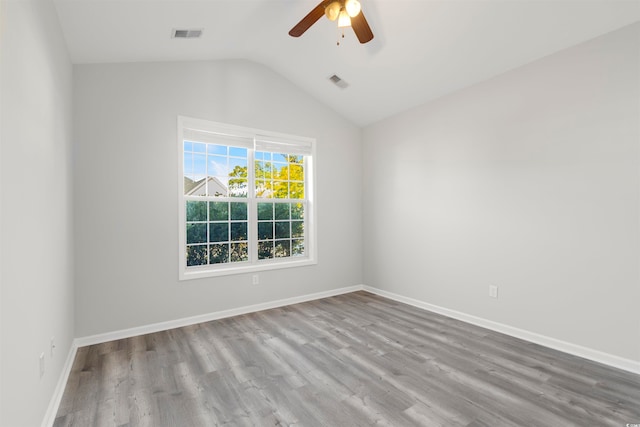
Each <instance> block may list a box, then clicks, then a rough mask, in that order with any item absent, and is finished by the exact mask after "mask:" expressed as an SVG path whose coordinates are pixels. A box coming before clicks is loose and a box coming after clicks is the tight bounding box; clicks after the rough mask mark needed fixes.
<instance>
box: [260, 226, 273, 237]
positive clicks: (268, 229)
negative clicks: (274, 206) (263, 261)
mask: <svg viewBox="0 0 640 427" xmlns="http://www.w3.org/2000/svg"><path fill="white" fill-rule="evenodd" d="M258 239H260V240H265V239H273V222H259V223H258Z"/></svg>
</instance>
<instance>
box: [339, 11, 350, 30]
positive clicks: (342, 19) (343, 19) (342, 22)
mask: <svg viewBox="0 0 640 427" xmlns="http://www.w3.org/2000/svg"><path fill="white" fill-rule="evenodd" d="M350 26H351V18H349V14H348V13H347V11H346V10H344V9H342V10H341V11H340V16H338V28H344V27H350Z"/></svg>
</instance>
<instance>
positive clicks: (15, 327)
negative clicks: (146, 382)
mask: <svg viewBox="0 0 640 427" xmlns="http://www.w3.org/2000/svg"><path fill="white" fill-rule="evenodd" d="M0 16H1V17H2V23H1V24H0V28H2V35H1V36H0V40H1V41H0V43H1V45H0V69H1V75H2V77H1V83H0V88H1V89H0V90H1V91H2V96H1V97H0V99H1V101H0V104H1V112H2V114H1V118H0V122H1V124H2V126H1V127H0V153H1V154H0V159H1V160H0V165H1V166H0V171H1V172H0V183H1V190H0V200H1V220H0V229H1V234H2V238H1V239H0V241H1V244H0V245H1V251H2V253H1V257H0V259H2V270H1V273H0V278H1V294H2V299H1V301H0V304H1V307H0V318H1V322H0V324H1V329H0V342H2V349H1V351H0V354H1V355H2V356H1V357H2V360H1V362H0V373H1V377H2V378H1V380H0V388H1V389H2V396H1V399H0V403H1V406H2V408H1V410H0V425H2V426H7V427H9V426H11V427H22V426H27V427H32V426H36V425H40V422H41V421H42V419H43V416H44V414H45V411H46V409H47V405H48V403H49V400H50V398H51V395H52V394H53V390H54V388H55V385H56V383H57V381H58V378H59V376H60V373H61V371H62V366H63V364H64V362H65V359H66V357H67V354H68V351H69V348H70V347H71V341H72V339H73V335H74V334H73V327H74V324H73V311H74V293H73V267H72V255H73V248H72V242H73V239H72V223H71V220H72V216H71V214H72V197H71V169H72V168H71V161H70V152H71V150H70V148H71V130H72V126H71V118H72V110H71V90H72V66H71V63H70V61H69V58H68V54H67V50H66V47H65V45H64V40H63V38H62V33H61V30H60V28H59V25H58V19H57V14H56V11H55V10H54V8H53V4H52V3H51V2H50V1H40V0H37V1H9V2H7V1H2V2H1V3H0ZM34 189H35V190H34ZM52 336H55V338H56V342H57V349H56V351H55V352H54V355H53V357H52V356H51V354H50V351H49V340H50V338H51V337H52ZM40 353H44V354H45V374H44V376H43V377H42V378H40V376H39V363H38V357H39V355H40Z"/></svg>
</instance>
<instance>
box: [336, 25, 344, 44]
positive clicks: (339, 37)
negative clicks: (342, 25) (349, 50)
mask: <svg viewBox="0 0 640 427" xmlns="http://www.w3.org/2000/svg"><path fill="white" fill-rule="evenodd" d="M338 31H340V29H339V28H338ZM341 38H342V39H343V38H344V29H343V30H342V36H340V34H338V41H337V42H336V46H340V39H341Z"/></svg>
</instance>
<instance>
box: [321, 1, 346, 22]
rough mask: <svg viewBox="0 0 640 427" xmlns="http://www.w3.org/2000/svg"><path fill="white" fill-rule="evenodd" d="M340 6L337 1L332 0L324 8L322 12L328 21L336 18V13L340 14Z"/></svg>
mask: <svg viewBox="0 0 640 427" xmlns="http://www.w3.org/2000/svg"><path fill="white" fill-rule="evenodd" d="M341 8H342V7H341V6H340V2H339V1H333V2H331V3H329V4H328V5H327V7H325V8H324V14H325V16H326V17H327V19H329V21H335V20H336V19H338V15H340V9H341Z"/></svg>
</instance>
